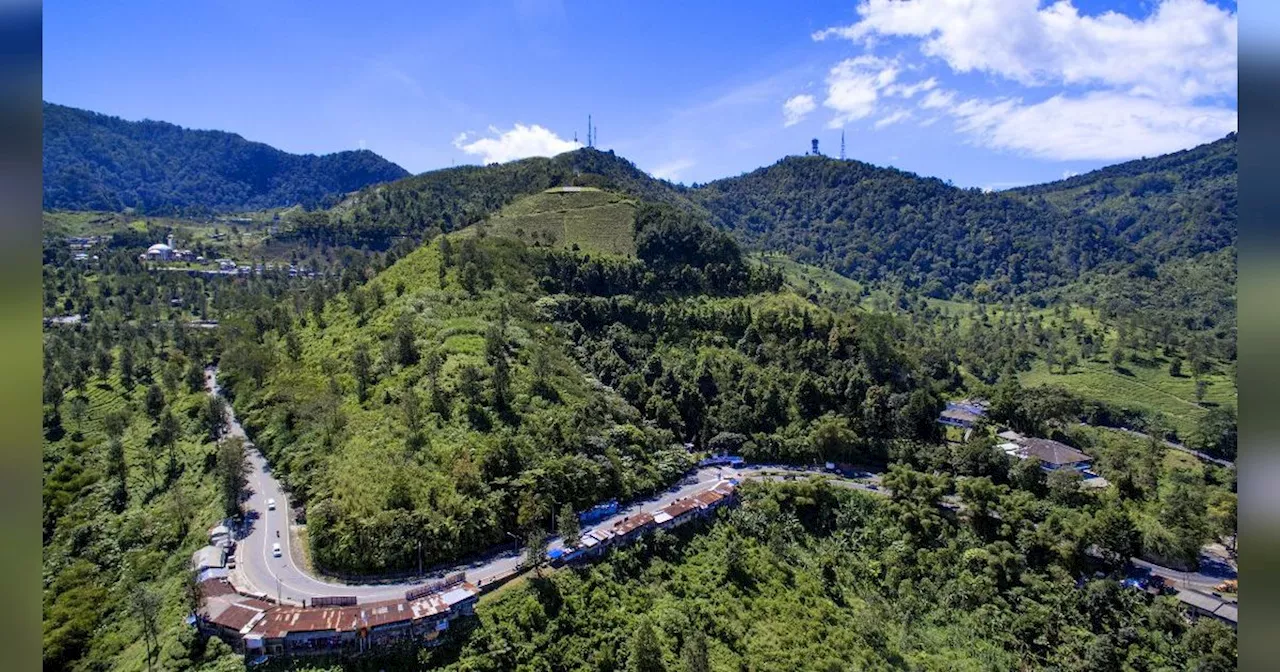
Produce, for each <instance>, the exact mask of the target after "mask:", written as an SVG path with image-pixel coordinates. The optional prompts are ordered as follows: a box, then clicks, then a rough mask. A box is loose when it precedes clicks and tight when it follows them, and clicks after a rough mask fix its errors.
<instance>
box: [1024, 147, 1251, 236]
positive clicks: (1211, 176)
mask: <svg viewBox="0 0 1280 672" xmlns="http://www.w3.org/2000/svg"><path fill="white" fill-rule="evenodd" d="M1010 193H1012V194H1018V195H1021V196H1024V197H1026V198H1027V200H1028V202H1031V203H1033V204H1037V205H1043V204H1048V205H1050V206H1051V207H1056V208H1059V209H1061V210H1062V211H1063V212H1064V213H1068V214H1072V215H1079V214H1082V213H1083V214H1086V215H1089V216H1093V217H1096V218H1097V219H1098V220H1099V221H1101V222H1102V223H1104V224H1105V225H1106V226H1107V229H1108V233H1109V234H1111V235H1113V236H1116V237H1117V238H1119V239H1120V240H1121V241H1123V242H1125V243H1129V244H1132V245H1134V246H1135V247H1136V248H1137V249H1140V250H1143V251H1150V252H1152V253H1154V254H1155V255H1157V257H1158V258H1160V259H1162V260H1163V259H1164V258H1167V257H1170V256H1178V257H1181V256H1191V255H1195V254H1200V253H1204V252H1216V251H1218V250H1222V249H1224V248H1228V247H1234V246H1235V243H1236V134H1235V133H1232V134H1231V135H1228V136H1227V137H1225V138H1222V139H1221V140H1218V141H1216V142H1211V143H1209V144H1205V145H1200V146H1199V147H1195V148H1192V149H1188V150H1185V151H1181V152H1175V153H1173V154H1166V155H1164V156H1158V157H1155V158H1150V159H1139V160H1137V161H1129V162H1127V163H1121V164H1117V165H1114V166H1108V167H1106V168H1102V169H1100V170H1095V171H1093V172H1090V173H1086V174H1084V175H1077V176H1075V177H1072V178H1070V179H1066V180H1062V181H1059V182H1051V183H1049V184H1041V185H1036V186H1031V187H1024V188H1022V189H1016V190H1013V191H1012V192H1010Z"/></svg>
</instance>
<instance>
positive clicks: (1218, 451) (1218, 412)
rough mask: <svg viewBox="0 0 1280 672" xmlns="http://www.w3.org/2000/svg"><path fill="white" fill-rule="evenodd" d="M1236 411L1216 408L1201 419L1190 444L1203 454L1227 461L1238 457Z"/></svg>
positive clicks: (1221, 407) (1230, 408)
mask: <svg viewBox="0 0 1280 672" xmlns="http://www.w3.org/2000/svg"><path fill="white" fill-rule="evenodd" d="M1237 431H1238V430H1237V427H1236V410H1235V409H1234V408H1232V407H1230V406H1214V407H1212V408H1210V409H1209V411H1208V412H1207V413H1205V414H1204V415H1202V416H1201V417H1200V421H1199V422H1197V423H1196V429H1195V431H1194V432H1193V433H1192V435H1191V439H1190V441H1188V443H1189V444H1190V446H1191V447H1192V448H1194V449H1196V450H1199V451H1201V452H1205V453H1208V454H1210V455H1214V456H1217V457H1221V458H1223V459H1227V460H1234V459H1235V457H1236V441H1237V439H1236V434H1237Z"/></svg>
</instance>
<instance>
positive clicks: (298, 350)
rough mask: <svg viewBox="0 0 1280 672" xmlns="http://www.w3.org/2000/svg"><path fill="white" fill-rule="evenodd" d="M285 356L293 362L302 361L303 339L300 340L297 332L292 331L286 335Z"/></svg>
mask: <svg viewBox="0 0 1280 672" xmlns="http://www.w3.org/2000/svg"><path fill="white" fill-rule="evenodd" d="M284 354H285V356H286V357H288V358H289V361H291V362H296V361H298V360H300V359H302V339H300V338H298V334H297V332H294V331H290V332H289V333H287V334H285V335H284Z"/></svg>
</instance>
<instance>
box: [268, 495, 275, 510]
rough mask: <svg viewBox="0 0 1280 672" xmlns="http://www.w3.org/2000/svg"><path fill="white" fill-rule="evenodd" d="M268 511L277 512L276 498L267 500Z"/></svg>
mask: <svg viewBox="0 0 1280 672" xmlns="http://www.w3.org/2000/svg"><path fill="white" fill-rule="evenodd" d="M267 510H268V511H275V510H276V500H275V498H274V497H273V498H271V499H268V500H267Z"/></svg>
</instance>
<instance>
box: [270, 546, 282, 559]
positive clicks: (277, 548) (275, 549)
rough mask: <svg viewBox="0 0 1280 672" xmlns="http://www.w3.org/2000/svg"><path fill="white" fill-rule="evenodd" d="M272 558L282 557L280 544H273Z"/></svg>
mask: <svg viewBox="0 0 1280 672" xmlns="http://www.w3.org/2000/svg"><path fill="white" fill-rule="evenodd" d="M271 557H273V558H278V557H280V544H271Z"/></svg>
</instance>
